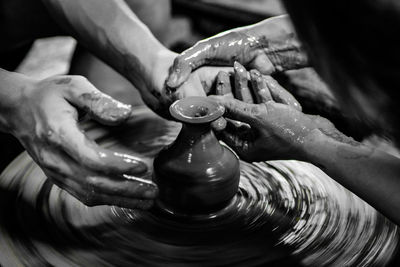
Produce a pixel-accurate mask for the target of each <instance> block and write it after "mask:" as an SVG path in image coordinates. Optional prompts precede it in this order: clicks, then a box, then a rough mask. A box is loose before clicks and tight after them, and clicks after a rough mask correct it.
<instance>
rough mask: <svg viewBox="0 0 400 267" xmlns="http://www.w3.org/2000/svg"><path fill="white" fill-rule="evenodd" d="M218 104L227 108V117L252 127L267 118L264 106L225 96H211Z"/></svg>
mask: <svg viewBox="0 0 400 267" xmlns="http://www.w3.org/2000/svg"><path fill="white" fill-rule="evenodd" d="M209 97H210V98H212V99H213V100H215V101H216V102H217V103H218V104H220V105H222V106H224V107H225V115H224V116H225V117H227V118H229V119H233V120H237V121H241V122H245V123H248V124H249V125H250V126H252V125H256V124H258V123H259V122H260V121H261V120H262V118H263V117H265V116H266V109H264V108H263V105H256V104H249V103H245V102H242V101H239V100H237V99H227V98H225V97H223V96H209Z"/></svg>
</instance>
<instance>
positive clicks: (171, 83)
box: [167, 70, 178, 88]
mask: <svg viewBox="0 0 400 267" xmlns="http://www.w3.org/2000/svg"><path fill="white" fill-rule="evenodd" d="M177 81H178V73H177V70H174V71H173V72H172V73H171V74H170V75H169V77H168V80H167V86H168V87H172V88H174V87H176V83H177Z"/></svg>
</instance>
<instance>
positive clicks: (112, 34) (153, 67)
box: [43, 0, 175, 109]
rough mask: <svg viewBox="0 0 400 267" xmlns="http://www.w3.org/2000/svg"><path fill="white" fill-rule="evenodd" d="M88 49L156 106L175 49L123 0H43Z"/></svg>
mask: <svg viewBox="0 0 400 267" xmlns="http://www.w3.org/2000/svg"><path fill="white" fill-rule="evenodd" d="M43 1H44V3H45V4H46V6H47V8H48V9H49V11H50V13H51V14H53V16H54V18H55V19H56V21H57V22H59V24H60V25H61V26H63V27H64V28H65V29H66V30H67V31H68V32H69V33H70V34H71V35H72V36H74V37H75V38H76V39H77V40H78V41H79V42H80V43H82V44H83V45H85V46H86V47H87V48H88V49H89V51H91V52H93V53H94V54H95V55H96V56H98V57H99V58H101V59H102V60H104V61H105V62H106V63H107V64H109V65H110V66H111V67H113V68H114V69H115V70H117V71H118V72H120V73H121V74H122V75H123V76H125V77H126V78H127V79H128V80H129V81H131V82H132V83H133V85H134V86H135V87H136V88H138V89H139V90H140V92H141V94H142V97H143V98H144V100H145V102H146V103H147V104H148V105H149V106H150V107H152V108H154V109H155V108H157V105H158V101H159V99H158V98H159V95H160V88H162V86H163V84H164V79H165V77H166V76H167V72H168V67H169V66H170V65H171V64H172V61H173V58H174V57H175V53H173V52H171V51H169V50H168V49H166V48H165V47H164V46H163V45H162V44H161V43H160V42H159V41H158V40H157V39H156V38H155V37H154V36H153V35H152V34H151V32H150V30H149V29H148V28H147V27H146V26H145V25H144V24H143V23H142V22H141V21H140V20H139V19H138V18H137V17H136V16H135V14H134V13H133V12H132V11H131V9H130V8H129V7H128V6H127V4H126V3H125V2H124V1H123V0H84V1H83V0H70V1H61V0H43Z"/></svg>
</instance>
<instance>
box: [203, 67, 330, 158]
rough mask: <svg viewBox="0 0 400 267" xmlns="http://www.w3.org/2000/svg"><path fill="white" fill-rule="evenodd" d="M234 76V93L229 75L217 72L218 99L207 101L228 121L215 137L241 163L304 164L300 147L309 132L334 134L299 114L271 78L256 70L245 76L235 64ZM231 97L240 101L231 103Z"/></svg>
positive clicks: (326, 123) (327, 124)
mask: <svg viewBox="0 0 400 267" xmlns="http://www.w3.org/2000/svg"><path fill="white" fill-rule="evenodd" d="M234 75H235V76H234V81H235V85H234V93H232V89H231V88H232V87H231V85H230V82H229V75H228V74H226V73H222V72H221V73H219V74H218V78H217V93H218V94H220V96H211V97H212V98H214V99H215V100H217V101H218V102H219V103H220V104H222V105H223V106H224V107H225V108H226V114H225V116H226V118H228V119H227V122H228V123H227V126H226V129H225V130H224V131H221V132H220V133H219V134H218V136H219V137H220V138H221V139H222V140H223V141H224V142H225V143H226V144H227V145H229V146H230V147H231V148H232V149H233V150H235V151H236V153H237V154H238V155H239V157H240V158H242V159H243V160H246V161H249V162H253V161H264V160H278V159H296V160H305V155H306V153H305V149H306V148H305V147H304V146H303V143H304V139H305V138H307V135H308V134H309V133H310V132H311V131H313V130H314V129H319V130H322V131H324V132H325V133H331V134H334V133H336V131H337V130H336V129H335V127H334V126H333V124H332V123H330V122H329V121H328V120H326V119H324V118H322V117H319V116H313V115H306V114H304V113H302V112H301V106H300V104H299V103H298V102H297V101H296V99H295V98H294V97H293V96H292V95H291V94H290V93H289V92H287V91H286V90H285V89H284V88H282V87H281V86H280V85H279V84H278V83H277V82H276V81H275V80H274V79H273V78H272V77H270V76H263V75H261V74H260V72H259V71H257V70H252V71H251V72H250V74H249V73H247V71H246V70H245V68H244V67H243V66H241V65H240V64H238V63H235V74H234ZM248 76H249V77H248ZM248 79H249V80H250V82H251V87H250V88H249V87H248V82H247V81H248ZM233 95H234V96H235V97H237V98H239V99H240V100H242V101H240V100H237V99H233ZM253 95H254V97H253ZM253 103H259V104H253ZM232 120H234V121H232ZM237 121H240V122H237ZM243 123H245V124H243Z"/></svg>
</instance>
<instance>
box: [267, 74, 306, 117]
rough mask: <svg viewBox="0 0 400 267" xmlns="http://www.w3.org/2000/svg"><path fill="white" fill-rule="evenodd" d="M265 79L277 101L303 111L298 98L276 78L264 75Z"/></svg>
mask: <svg viewBox="0 0 400 267" xmlns="http://www.w3.org/2000/svg"><path fill="white" fill-rule="evenodd" d="M264 80H265V83H266V85H267V87H268V89H269V91H270V92H271V95H272V97H273V99H274V100H275V101H276V102H278V103H282V104H285V105H288V106H291V107H293V108H295V109H296V110H299V111H301V105H300V103H299V102H298V101H297V100H296V98H294V96H293V95H292V94H291V93H289V92H288V91H287V90H285V89H284V88H283V87H282V86H281V85H280V84H279V83H278V82H277V81H276V80H275V79H274V78H272V77H271V76H264Z"/></svg>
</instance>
